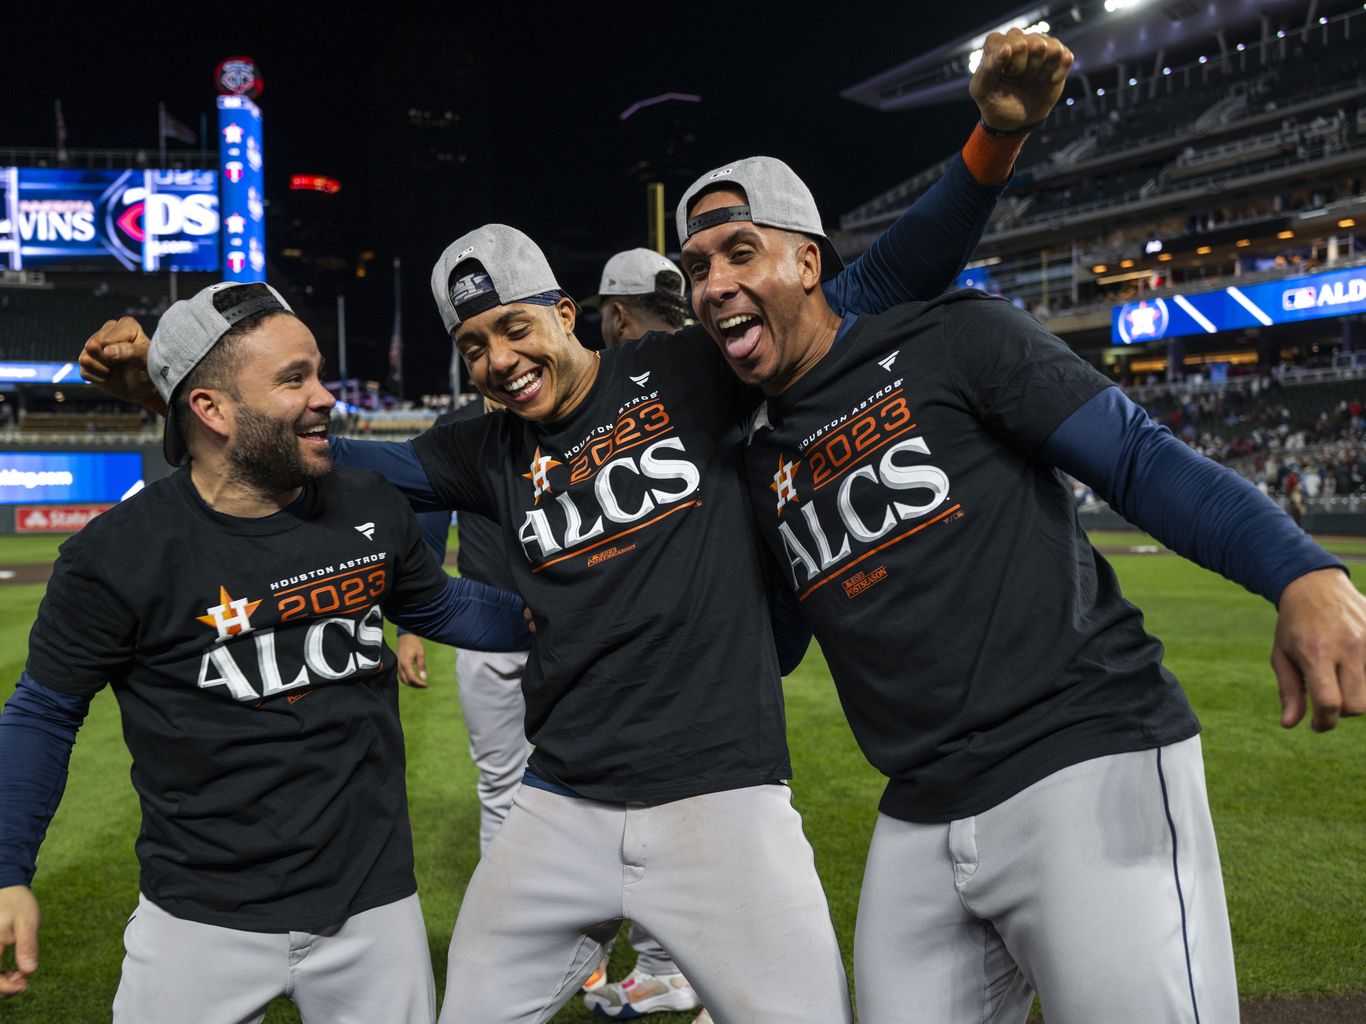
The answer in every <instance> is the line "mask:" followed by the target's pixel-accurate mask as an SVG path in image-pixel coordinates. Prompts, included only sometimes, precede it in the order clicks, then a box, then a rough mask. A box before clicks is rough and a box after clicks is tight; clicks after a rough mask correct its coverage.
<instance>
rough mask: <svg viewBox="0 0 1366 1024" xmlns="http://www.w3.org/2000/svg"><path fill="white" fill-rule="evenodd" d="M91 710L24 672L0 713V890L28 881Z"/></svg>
mask: <svg viewBox="0 0 1366 1024" xmlns="http://www.w3.org/2000/svg"><path fill="white" fill-rule="evenodd" d="M89 710H90V698H89V697H77V696H73V695H71V694H67V693H60V692H58V691H57V690H53V689H50V688H49V687H46V686H43V685H42V684H41V683H37V682H35V681H34V680H33V679H32V678H31V677H30V676H29V674H28V673H27V672H25V673H24V674H23V675H21V676H20V677H19V683H18V685H17V686H15V688H14V695H13V696H11V697H10V699H9V700H8V701H7V702H6V704H5V713H4V714H3V715H0V779H4V780H5V784H4V785H3V786H0V888H4V887H5V886H10V885H28V884H29V882H30V881H31V880H32V879H33V872H34V870H35V864H36V862H37V859H38V847H39V846H40V845H42V842H43V837H44V836H45V835H47V826H48V822H50V821H51V820H52V815H53V814H54V813H56V811H57V804H58V803H59V802H60V801H61V799H62V791H63V790H65V789H66V769H67V764H68V763H69V762H70V760H71V747H72V745H73V744H74V743H75V742H76V731H77V730H78V729H79V728H80V727H81V723H82V722H84V721H85V716H86V713H87V712H88V711H89Z"/></svg>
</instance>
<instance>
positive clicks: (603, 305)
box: [584, 249, 689, 348]
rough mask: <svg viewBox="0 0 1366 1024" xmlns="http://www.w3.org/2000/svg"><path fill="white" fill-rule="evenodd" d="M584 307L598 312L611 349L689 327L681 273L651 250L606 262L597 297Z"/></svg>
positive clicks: (634, 251)
mask: <svg viewBox="0 0 1366 1024" xmlns="http://www.w3.org/2000/svg"><path fill="white" fill-rule="evenodd" d="M584 305H585V306H597V307H598V311H599V313H600V314H601V316H602V341H603V344H604V345H605V346H606V347H607V348H611V347H612V346H613V345H620V344H621V343H622V342H623V341H630V340H632V339H634V338H639V337H640V336H641V335H643V334H648V333H649V332H650V331H664V332H665V333H668V334H672V333H673V332H674V331H677V330H679V329H680V328H682V327H684V326H685V325H686V324H687V323H688V322H689V315H688V312H689V311H688V294H687V289H686V288H685V287H684V286H683V272H682V271H681V270H679V269H678V267H676V266H674V264H673V262H672V261H671V260H669V259H668V258H667V257H665V256H661V255H660V254H659V253H657V252H655V251H654V250H653V249H627V250H626V251H625V252H619V253H617V254H616V255H615V256H613V257H612V258H611V259H610V260H608V261H607V263H606V265H605V266H604V267H603V268H602V281H601V283H600V284H599V285H598V294H597V295H594V296H593V297H592V298H591V299H588V300H586V301H585V302H584Z"/></svg>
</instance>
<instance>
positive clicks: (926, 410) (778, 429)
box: [677, 161, 1366, 1024]
mask: <svg viewBox="0 0 1366 1024" xmlns="http://www.w3.org/2000/svg"><path fill="white" fill-rule="evenodd" d="M786 198H787V197H786V196H785V195H784V194H783V186H782V183H781V181H779V180H777V179H775V178H774V176H773V175H772V174H771V171H770V169H769V168H767V167H765V166H764V165H763V164H761V163H760V162H758V161H741V162H738V163H736V164H732V165H729V166H727V167H723V168H718V169H717V170H716V171H713V172H711V173H710V174H706V175H703V176H702V177H701V178H699V179H698V181H697V182H696V183H694V185H693V186H692V187H691V188H690V189H689V190H688V191H687V193H685V195H684V198H683V201H682V202H681V203H680V204H679V207H678V214H677V219H678V231H679V237H680V240H681V241H682V247H683V258H682V263H683V267H684V272H685V273H686V274H687V276H688V278H689V279H690V280H691V282H692V298H693V306H694V309H695V311H696V312H697V315H698V318H699V321H700V323H702V325H703V326H704V327H705V328H706V330H707V332H708V333H709V334H710V335H711V336H712V338H713V339H714V341H715V343H716V345H717V347H718V348H719V350H720V352H721V353H722V355H723V357H724V359H725V360H726V362H727V363H728V364H729V366H730V367H731V369H732V370H733V371H734V372H735V374H736V375H737V376H738V377H739V378H740V379H741V380H744V381H745V382H747V383H750V384H755V385H758V386H759V387H760V388H761V389H762V390H763V392H764V393H765V394H766V395H767V396H768V398H767V401H766V403H765V404H764V405H763V406H762V407H761V408H760V409H759V411H758V412H757V413H756V414H755V417H754V418H753V421H752V424H751V426H750V429H749V435H750V442H749V446H748V451H747V454H746V458H745V464H746V471H747V475H748V478H749V489H750V498H751V505H752V512H753V516H754V518H755V521H756V522H757V524H758V527H759V530H760V532H761V534H762V536H763V538H764V541H765V542H766V544H767V546H768V548H769V551H770V553H771V554H772V555H773V556H774V557H775V558H776V559H777V561H778V562H779V563H780V564H781V565H782V566H783V569H784V573H785V575H786V577H787V583H788V585H789V586H790V587H791V588H792V592H793V593H794V594H795V595H796V597H797V600H798V602H799V603H800V607H801V610H802V612H803V614H804V616H805V618H806V619H807V621H809V622H810V624H811V625H812V627H813V629H814V631H815V634H816V636H817V638H818V639H819V640H820V642H821V645H822V648H823V650H824V652H825V655H826V658H827V660H828V662H829V664H830V668H831V672H832V673H833V675H834V678H835V682H836V685H837V688H838V690H839V694H840V699H841V702H842V704H843V706H844V709H845V713H846V715H847V716H848V718H849V722H850V724H851V726H852V727H853V730H854V733H855V736H856V738H857V739H858V741H859V744H860V746H861V747H862V749H863V751H864V753H865V754H866V756H867V757H868V758H869V760H870V761H871V762H872V763H873V764H874V765H875V766H876V767H878V768H879V769H880V770H881V771H882V772H884V773H885V774H886V775H887V776H888V777H889V779H890V781H889V783H888V785H887V789H886V792H885V794H884V796H883V798H882V802H881V807H880V810H881V815H880V816H879V819H878V823H877V828H876V831H875V833H874V837H873V842H872V846H871V849H870V851H869V855H868V865H867V870H866V873H865V879H864V888H863V895H862V898H861V901H860V910H859V922H858V930H857V937H856V949H855V967H856V971H857V977H856V989H857V992H858V1002H859V1017H860V1020H862V1021H863V1022H865V1024H891V1022H895V1021H902V1020H905V1019H906V1014H907V1007H912V1008H914V1011H915V1012H916V1013H918V1014H921V1015H923V1016H924V1017H925V1019H927V1020H934V1021H937V1022H943V1024H968V1022H970V1021H971V1022H977V1021H981V1020H984V1019H988V1018H989V1019H991V1020H994V1021H1003V1022H1009V1021H1014V1022H1023V1021H1024V1019H1025V1017H1026V1015H1027V1013H1028V1011H1029V1007H1030V1002H1031V999H1032V997H1033V995H1034V993H1036V992H1037V994H1038V995H1039V997H1040V999H1041V1001H1042V1004H1043V1010H1044V1013H1045V1014H1046V1016H1047V1018H1048V1020H1049V1022H1050V1024H1055V1022H1059V1024H1094V1022H1098V1021H1106V1022H1111V1021H1130V1020H1132V1021H1157V1020H1161V1021H1196V1020H1205V1021H1231V1020H1236V1019H1237V1016H1238V1004H1237V985H1236V981H1235V978H1234V972H1233V958H1232V947H1231V942H1230V938H1229V929H1228V918H1227V912H1226V909H1225V906H1224V899H1223V887H1222V880H1221V876H1220V871H1219V862H1218V855H1217V853H1216V850H1215V845H1214V835H1213V831H1212V828H1211V826H1210V821H1209V812H1208V806H1207V801H1206V797H1205V790H1204V777H1203V770H1202V764H1201V755H1200V747H1199V739H1198V737H1197V735H1196V734H1197V733H1198V731H1199V723H1198V722H1197V721H1196V718H1195V716H1194V714H1193V713H1192V711H1191V709H1190V707H1189V705H1188V704H1187V702H1186V699H1185V696H1184V694H1183V693H1182V691H1181V688H1180V686H1179V685H1178V684H1177V682H1176V680H1175V679H1174V678H1173V677H1172V675H1171V674H1170V673H1169V672H1168V671H1167V670H1166V669H1165V668H1163V666H1162V646H1161V644H1160V643H1159V642H1158V641H1157V640H1156V639H1154V638H1153V637H1151V636H1149V635H1148V634H1147V633H1146V632H1145V631H1144V629H1143V621H1142V615H1141V613H1140V612H1139V611H1138V609H1136V608H1134V607H1133V606H1132V605H1131V604H1129V603H1128V602H1126V601H1125V600H1124V599H1123V597H1122V596H1121V594H1120V591H1119V586H1118V583H1117V581H1116V579H1115V575H1114V573H1113V571H1112V570H1111V569H1110V567H1109V565H1107V564H1106V562H1105V560H1104V559H1103V558H1102V557H1101V556H1100V555H1099V554H1098V553H1097V552H1096V551H1095V550H1094V549H1093V548H1092V547H1091V546H1090V544H1089V543H1088V541H1087V538H1086V535H1085V534H1084V533H1083V531H1082V530H1081V528H1080V525H1079V523H1078V521H1077V515H1076V510H1075V505H1074V502H1073V501H1072V498H1071V491H1070V488H1069V487H1068V486H1067V484H1066V481H1065V480H1064V478H1063V476H1062V474H1061V473H1060V472H1059V469H1061V470H1063V471H1066V472H1068V473H1071V474H1073V475H1075V476H1076V477H1078V478H1079V479H1081V480H1083V481H1084V482H1086V483H1087V484H1089V485H1090V486H1091V487H1092V488H1093V489H1094V490H1095V491H1096V492H1097V493H1099V494H1101V495H1103V496H1104V497H1106V498H1107V500H1109V501H1110V502H1111V504H1112V505H1113V506H1114V507H1115V508H1116V509H1117V510H1119V511H1121V512H1122V513H1123V514H1124V515H1125V516H1126V517H1127V518H1129V519H1131V520H1132V521H1133V522H1135V523H1136V524H1137V525H1139V526H1141V527H1143V528H1144V529H1147V530H1148V531H1149V532H1151V533H1153V534H1154V535H1155V536H1157V537H1158V538H1159V539H1161V540H1162V541H1163V542H1164V543H1166V544H1167V545H1169V546H1170V547H1172V548H1173V549H1175V550H1176V551H1178V552H1180V553H1183V554H1186V555H1188V556H1190V557H1192V558H1195V559H1196V560H1197V561H1199V562H1200V563H1201V564H1202V565H1205V566H1207V567H1209V568H1212V569H1215V570H1216V571H1219V572H1221V573H1223V574H1224V575H1226V576H1228V577H1230V578H1232V579H1234V580H1236V581H1238V582H1240V583H1243V584H1244V585H1245V586H1247V587H1248V588H1249V589H1250V590H1253V591H1254V592H1255V593H1259V594H1262V595H1263V596H1265V597H1266V598H1268V599H1269V600H1271V601H1273V602H1276V603H1277V605H1278V607H1279V621H1278V625H1277V631H1276V640H1275V646H1274V650H1273V664H1274V665H1275V668H1276V674H1277V677H1278V680H1279V682H1280V687H1281V694H1282V700H1283V703H1284V714H1283V717H1282V724H1283V725H1286V726H1291V725H1294V724H1295V723H1296V722H1297V721H1298V720H1299V718H1300V717H1301V716H1302V715H1303V713H1304V708H1305V693H1306V690H1307V691H1308V693H1309V695H1310V696H1311V698H1312V700H1313V703H1314V727H1315V728H1316V729H1327V728H1332V727H1333V725H1334V724H1335V722H1336V720H1337V718H1338V715H1339V714H1343V715H1353V714H1362V713H1363V712H1366V683H1364V682H1363V678H1364V677H1363V667H1364V666H1363V662H1364V661H1366V600H1363V598H1362V597H1361V595H1360V594H1358V593H1357V591H1356V590H1355V588H1353V586H1352V584H1351V583H1350V581H1349V580H1348V579H1347V576H1346V574H1345V572H1344V571H1343V570H1342V566H1341V565H1340V564H1339V563H1338V562H1337V560H1336V559H1334V558H1333V557H1332V556H1330V555H1328V554H1326V553H1325V552H1323V551H1322V550H1320V549H1319V548H1318V547H1317V546H1316V545H1315V544H1314V543H1313V542H1312V541H1310V540H1309V538H1308V537H1307V536H1305V535H1304V534H1303V533H1302V532H1301V531H1300V530H1299V529H1298V528H1297V527H1295V525H1294V524H1293V523H1292V522H1291V521H1290V520H1289V518H1288V517H1286V516H1285V515H1284V514H1283V513H1282V512H1281V511H1280V510H1279V509H1278V508H1276V506H1275V505H1273V504H1272V503H1271V502H1269V501H1268V500H1267V499H1266V498H1265V497H1263V496H1262V495H1261V494H1259V493H1258V492H1257V490H1256V489H1255V488H1253V487H1252V486H1251V485H1250V484H1248V483H1246V482H1245V481H1243V480H1241V479H1240V478H1238V477H1237V476H1236V475H1234V474H1233V473H1231V472H1230V471H1228V470H1225V469H1222V468H1220V467H1218V466H1215V465H1214V464H1213V463H1210V462H1208V460H1205V459H1203V458H1201V457H1200V456H1197V455H1195V454H1194V453H1192V452H1191V451H1190V450H1189V449H1188V448H1187V447H1186V446H1185V445H1183V444H1181V443H1180V442H1179V441H1177V440H1176V439H1174V438H1173V437H1172V436H1171V435H1170V434H1169V433H1168V432H1167V431H1165V429H1162V428H1159V427H1157V426H1155V425H1154V424H1152V423H1151V421H1149V420H1148V418H1147V416H1146V415H1144V414H1143V412H1142V410H1140V409H1138V408H1137V407H1135V406H1133V405H1132V404H1131V403H1129V402H1128V401H1127V400H1126V399H1125V398H1124V396H1123V395H1122V394H1121V393H1120V392H1119V391H1118V390H1117V389H1116V388H1114V387H1112V386H1111V385H1110V383H1109V381H1107V380H1106V379H1105V378H1104V377H1103V376H1102V375H1101V374H1099V373H1098V372H1096V371H1095V370H1093V369H1092V368H1091V367H1090V366H1089V365H1087V364H1086V363H1084V362H1083V361H1082V360H1081V359H1080V358H1078V357H1077V356H1076V355H1075V354H1073V353H1072V352H1071V351H1070V350H1069V349H1068V348H1067V347H1066V345H1065V344H1063V343H1062V342H1061V341H1060V340H1059V339H1057V338H1055V337H1053V336H1052V335H1050V334H1048V332H1047V331H1045V330H1044V329H1043V328H1042V327H1040V326H1039V324H1038V322H1037V321H1035V320H1034V319H1033V318H1031V317H1029V316H1028V315H1027V314H1025V313H1023V312H1021V311H1019V310H1017V309H1015V308H1014V307H1013V306H1011V305H1010V304H1009V303H1008V302H1005V301H1003V300H1000V299H992V298H989V297H987V296H985V295H982V294H981V293H978V292H957V293H951V294H950V295H948V296H945V297H943V298H941V299H937V300H933V301H930V302H924V303H912V304H909V305H906V306H902V307H899V308H897V309H894V310H891V311H889V312H886V313H883V314H879V315H862V316H854V315H850V314H845V315H843V316H841V315H839V314H837V313H835V312H833V311H832V310H831V309H830V307H829V306H828V304H827V303H826V301H825V298H824V296H823V295H822V292H821V289H820V280H821V277H822V271H823V261H824V259H825V258H826V250H825V248H824V240H823V239H822V238H820V236H819V234H818V232H817V231H815V230H814V229H813V228H812V227H811V226H803V225H802V224H800V223H794V221H793V218H792V217H791V216H790V214H787V213H785V211H786V209H787V206H786V205H785V203H784V200H785V199H786ZM775 320H781V321H783V322H786V323H788V324H790V325H792V329H791V330H790V331H789V333H788V334H787V336H786V338H785V339H781V341H785V342H786V344H783V343H780V342H777V341H774V340H773V339H771V338H769V337H768V336H767V335H766V334H764V333H762V332H761V331H760V330H759V329H758V328H757V327H756V325H757V324H761V323H768V322H773V321H775Z"/></svg>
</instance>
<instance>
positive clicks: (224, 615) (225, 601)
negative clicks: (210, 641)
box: [195, 586, 261, 640]
mask: <svg viewBox="0 0 1366 1024" xmlns="http://www.w3.org/2000/svg"><path fill="white" fill-rule="evenodd" d="M218 600H219V601H220V602H221V603H219V604H217V605H215V606H214V607H212V608H207V609H205V611H206V612H207V614H205V615H196V616H195V621H196V622H202V623H204V625H206V626H213V627H214V628H215V629H216V630H218V639H220V640H226V639H227V638H228V637H230V636H241V635H242V634H243V633H250V632H251V615H252V612H254V611H256V609H257V608H258V607H260V604H261V602H260V601H248V600H247V599H246V598H245V597H239V598H238V599H237V600H235V601H234V600H233V599H232V597H230V596H229V594H228V590H227V588H226V587H221V586H220V587H219V588H218Z"/></svg>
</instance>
